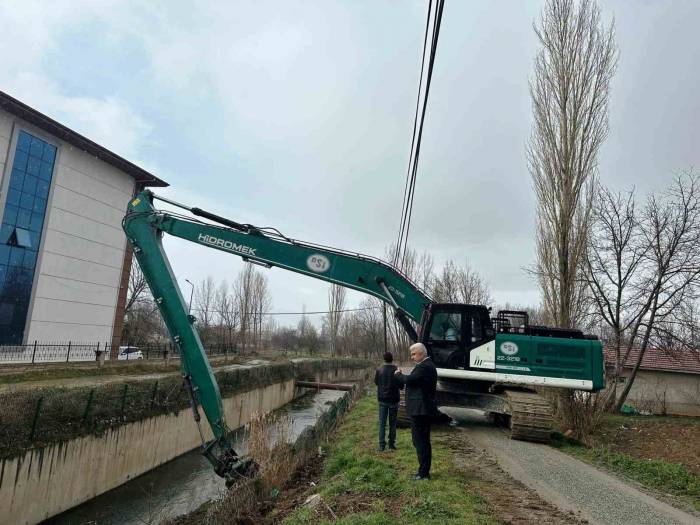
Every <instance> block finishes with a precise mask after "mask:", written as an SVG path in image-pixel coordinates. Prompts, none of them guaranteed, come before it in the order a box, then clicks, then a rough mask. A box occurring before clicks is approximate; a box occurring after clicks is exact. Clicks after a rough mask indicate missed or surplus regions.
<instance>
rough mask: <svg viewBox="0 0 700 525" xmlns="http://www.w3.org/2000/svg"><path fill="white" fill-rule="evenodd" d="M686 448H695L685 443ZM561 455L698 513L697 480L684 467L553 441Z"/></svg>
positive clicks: (699, 481)
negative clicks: (637, 484)
mask: <svg viewBox="0 0 700 525" xmlns="http://www.w3.org/2000/svg"><path fill="white" fill-rule="evenodd" d="M687 445H688V446H696V445H694V444H692V443H688V444H687ZM556 446H557V447H558V448H560V450H561V451H562V452H566V453H567V454H571V455H572V456H575V457H577V458H579V459H581V460H583V461H586V462H588V463H591V464H593V465H597V466H600V467H603V468H605V469H606V470H608V471H610V472H613V473H615V474H618V475H620V476H621V477H623V478H627V479H631V480H633V481H636V482H637V483H639V484H640V485H642V486H644V487H647V488H649V489H652V490H654V491H659V492H662V493H664V494H669V495H672V496H674V497H675V498H677V499H678V500H680V501H682V502H684V503H686V504H687V505H688V506H690V507H691V508H694V509H695V510H697V511H700V477H698V476H696V475H695V474H693V473H691V472H689V471H688V469H687V468H686V467H685V465H682V464H680V463H669V462H666V461H661V460H656V459H644V458H639V457H635V456H633V455H630V454H626V453H624V452H616V451H614V450H611V448H610V447H609V446H607V445H599V446H595V447H591V448H588V447H585V446H583V445H579V444H577V443H574V442H570V441H559V442H556Z"/></svg>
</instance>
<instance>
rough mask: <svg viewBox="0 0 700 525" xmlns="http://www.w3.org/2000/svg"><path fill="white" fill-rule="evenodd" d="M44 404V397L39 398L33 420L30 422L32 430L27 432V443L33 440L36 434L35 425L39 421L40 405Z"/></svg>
mask: <svg viewBox="0 0 700 525" xmlns="http://www.w3.org/2000/svg"><path fill="white" fill-rule="evenodd" d="M43 402H44V396H41V397H40V398H39V399H37V401H36V409H35V410H34V420H33V421H32V430H31V432H29V441H32V440H33V439H34V433H35V432H36V424H37V422H38V421H39V411H40V410H41V405H42V403H43Z"/></svg>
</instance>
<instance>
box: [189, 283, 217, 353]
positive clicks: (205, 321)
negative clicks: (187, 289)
mask: <svg viewBox="0 0 700 525" xmlns="http://www.w3.org/2000/svg"><path fill="white" fill-rule="evenodd" d="M215 296H216V288H215V285H214V279H213V278H212V277H211V276H207V277H206V279H202V280H201V281H200V282H199V283H197V286H195V290H194V302H195V307H196V309H197V318H198V321H199V322H198V325H199V326H198V328H199V335H200V337H201V338H202V341H203V342H204V344H206V343H208V342H209V340H210V338H211V333H210V332H211V327H212V325H213V324H214V319H215V316H216V309H215Z"/></svg>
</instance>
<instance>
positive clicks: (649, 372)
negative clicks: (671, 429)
mask: <svg viewBox="0 0 700 525" xmlns="http://www.w3.org/2000/svg"><path fill="white" fill-rule="evenodd" d="M638 357H639V350H638V349H632V351H631V352H630V355H629V356H628V358H627V362H626V363H625V364H624V367H623V370H622V376H623V378H622V381H623V384H622V385H620V386H621V387H624V382H625V381H627V379H628V378H629V377H630V375H631V373H632V369H633V368H634V365H635V363H636V362H637V358H638ZM605 362H606V367H607V369H608V370H612V367H613V364H614V362H615V360H614V355H613V353H612V352H610V351H609V350H608V349H607V348H606V349H605ZM619 390H620V391H621V390H622V388H620V389H619ZM626 402H627V404H629V405H631V406H633V407H634V408H636V409H637V410H642V411H647V412H651V413H653V414H670V415H676V416H700V353H698V352H691V351H689V350H685V351H678V352H675V351H674V352H667V351H664V350H660V349H658V348H648V349H647V351H646V352H644V356H643V357H642V362H641V364H640V366H639V371H638V372H637V377H636V378H635V380H634V383H633V384H632V389H631V390H630V393H629V396H628V397H627V401H626Z"/></svg>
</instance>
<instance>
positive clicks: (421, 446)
mask: <svg viewBox="0 0 700 525" xmlns="http://www.w3.org/2000/svg"><path fill="white" fill-rule="evenodd" d="M410 351H411V360H412V361H413V362H415V363H417V364H416V366H415V367H414V368H413V371H412V372H411V373H410V374H409V375H407V376H405V375H403V374H402V373H401V371H400V370H397V371H396V378H397V379H398V380H399V382H400V383H402V384H404V385H406V413H407V414H408V415H409V416H410V417H411V437H412V438H413V446H414V447H416V454H417V455H418V472H416V474H415V476H413V479H414V480H421V479H430V464H431V462H432V458H433V450H432V447H431V445H430V420H431V418H432V417H434V416H435V415H436V414H437V405H436V404H435V389H436V387H437V369H436V368H435V365H434V364H433V361H432V360H431V359H430V357H428V351H427V350H426V348H425V345H423V344H421V343H416V344H414V345H412V346H411V348H410Z"/></svg>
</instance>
